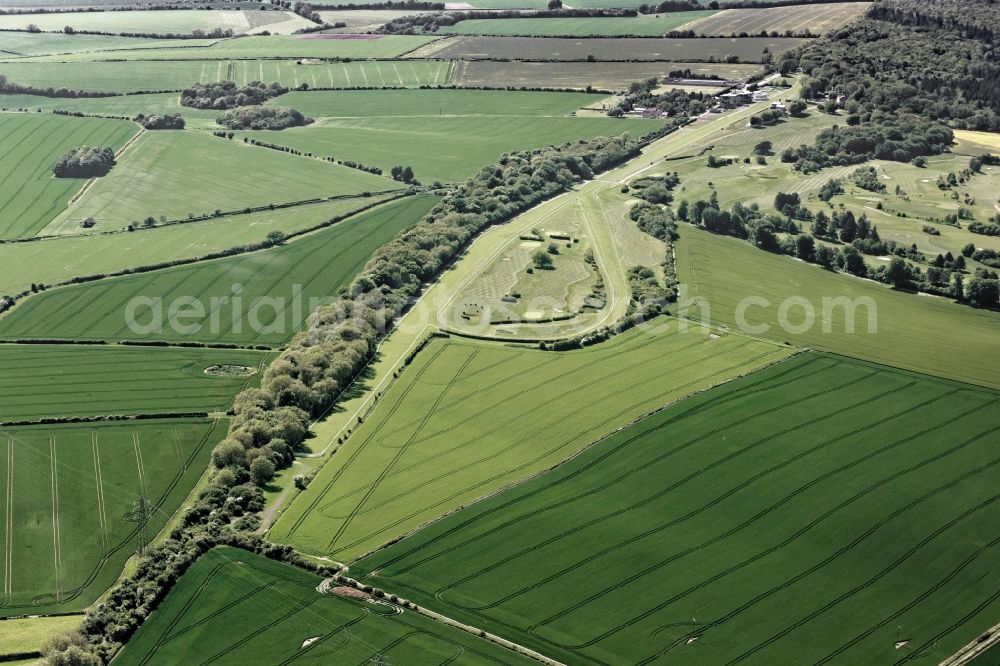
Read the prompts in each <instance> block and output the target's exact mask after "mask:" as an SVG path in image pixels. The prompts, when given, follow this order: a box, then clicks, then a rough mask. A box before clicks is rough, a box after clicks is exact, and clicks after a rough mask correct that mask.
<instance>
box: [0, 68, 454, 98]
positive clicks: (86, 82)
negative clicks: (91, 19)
mask: <svg viewBox="0 0 1000 666" xmlns="http://www.w3.org/2000/svg"><path fill="white" fill-rule="evenodd" d="M296 63H297V61H295V60H232V61H229V60H178V61H169V60H167V61H156V60H143V61H121V62H94V63H91V62H37V61H34V62H9V63H3V67H2V68H3V73H4V74H5V75H6V76H7V78H8V79H9V80H11V81H14V82H16V83H19V84H21V85H26V86H35V87H38V88H46V87H50V86H51V87H53V88H63V87H64V88H72V89H75V90H97V91H109V92H122V93H127V92H142V91H155V90H177V91H180V90H181V89H183V88H185V87H187V86H190V85H192V84H194V83H198V82H199V81H224V80H228V81H235V82H237V83H239V84H241V85H242V84H245V83H249V82H250V81H264V82H265V83H271V82H272V81H277V82H278V83H281V84H283V85H285V86H288V87H292V88H294V87H298V86H300V85H302V84H303V83H306V84H308V85H309V86H311V87H313V88H324V87H326V88H368V87H393V88H417V87H419V86H422V85H439V84H440V85H444V84H446V83H448V82H449V74H450V72H451V66H452V65H451V63H448V62H439V61H429V60H428V61H411V60H408V61H405V62H402V61H391V60H390V61H354V62H321V61H316V62H314V63H309V62H303V64H301V65H299V64H296Z"/></svg>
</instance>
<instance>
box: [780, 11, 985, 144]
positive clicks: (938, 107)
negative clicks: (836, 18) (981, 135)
mask: <svg viewBox="0 0 1000 666" xmlns="http://www.w3.org/2000/svg"><path fill="white" fill-rule="evenodd" d="M998 7H1000V6H998V5H997V4H996V3H995V2H992V0H970V1H969V2H962V3H955V2H952V1H950V0H883V1H882V2H878V3H876V4H875V5H873V7H872V8H871V10H870V11H869V13H868V16H867V17H865V18H863V19H861V20H859V21H856V22H854V23H852V24H850V25H848V26H846V27H844V28H841V29H840V30H838V31H837V32H835V33H834V34H833V35H832V36H830V37H829V38H823V39H819V40H815V41H813V42H812V43H810V44H808V45H806V46H804V47H802V48H800V49H797V50H796V51H794V52H789V53H786V54H783V55H782V56H781V58H780V60H779V63H778V68H779V71H781V72H783V73H788V72H793V71H795V70H796V69H798V68H799V67H801V69H802V70H803V71H804V72H805V73H806V74H808V75H809V80H808V81H807V83H806V85H805V87H804V93H803V96H804V97H807V98H817V97H820V96H821V95H828V96H831V97H836V96H838V95H843V96H844V101H843V106H844V108H845V109H846V110H847V111H848V113H850V114H859V113H860V114H864V113H871V112H875V111H883V112H885V113H889V114H893V113H899V112H902V113H907V114H916V115H921V116H924V117H925V118H928V119H930V120H935V121H940V122H946V123H948V124H949V125H950V126H952V127H955V128H960V129H975V130H988V131H998V130H1000V115H998V114H1000V63H998V62H997V58H996V52H997V47H998V46H1000V45H998V43H997V36H998V35H1000V9H998Z"/></svg>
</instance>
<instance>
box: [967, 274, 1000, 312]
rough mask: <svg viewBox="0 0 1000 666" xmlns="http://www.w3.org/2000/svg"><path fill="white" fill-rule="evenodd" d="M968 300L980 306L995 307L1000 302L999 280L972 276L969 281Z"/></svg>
mask: <svg viewBox="0 0 1000 666" xmlns="http://www.w3.org/2000/svg"><path fill="white" fill-rule="evenodd" d="M969 302H970V303H972V304H973V305H975V306H977V307H980V308H995V307H997V304H998V302H1000V282H998V281H997V280H984V279H983V278H974V279H973V280H972V281H971V282H969Z"/></svg>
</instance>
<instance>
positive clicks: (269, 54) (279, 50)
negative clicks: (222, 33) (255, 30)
mask: <svg viewBox="0 0 1000 666" xmlns="http://www.w3.org/2000/svg"><path fill="white" fill-rule="evenodd" d="M405 15H406V16H410V15H412V12H408V13H406V14H405ZM386 21H388V19H386V20H385V21H383V22H382V23H385V22H386ZM103 39H106V40H113V39H124V38H115V37H104V38H103ZM435 39H439V38H438V37H425V36H418V35H372V36H371V37H370V38H365V39H345V38H337V37H336V36H332V35H319V36H316V35H312V36H308V35H269V36H263V37H262V36H246V37H239V38H237V39H213V40H193V43H191V44H188V43H187V42H188V41H189V40H176V41H170V42H169V44H168V46H169V48H165V47H156V46H154V47H153V48H149V47H147V46H146V44H145V43H140V44H137V45H136V47H135V48H131V49H130V48H129V46H128V45H127V44H126V45H124V46H113V45H114V44H115V42H110V41H109V42H108V43H107V44H106V45H105V47H104V48H105V49H107V48H115V50H114V51H108V50H98V49H96V48H95V49H89V50H86V51H84V50H83V49H80V52H78V53H74V54H72V55H53V56H43V57H36V58H32V59H31V60H30V62H39V61H42V62H49V61H60V62H61V61H69V62H83V61H99V60H119V59H123V60H136V61H138V60H224V59H227V58H240V59H243V58H250V59H256V58H394V57H396V56H398V55H400V54H402V53H406V52H407V51H410V50H412V49H415V48H417V47H419V46H422V45H424V44H427V43H428V42H431V41H434V40H435ZM144 41H146V42H156V41H164V40H154V39H149V40H144ZM0 55H2V54H0Z"/></svg>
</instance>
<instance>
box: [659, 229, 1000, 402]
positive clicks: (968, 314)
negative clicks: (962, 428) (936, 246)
mask: <svg viewBox="0 0 1000 666" xmlns="http://www.w3.org/2000/svg"><path fill="white" fill-rule="evenodd" d="M677 272H678V277H679V278H680V280H681V283H682V284H684V285H685V286H686V296H687V298H688V299H704V301H705V302H707V304H708V309H709V311H708V312H706V313H705V314H702V311H701V309H700V308H699V307H698V306H697V304H694V303H692V305H691V307H690V309H689V316H691V317H694V318H701V317H707V318H708V319H709V320H710V321H712V322H713V323H715V324H721V325H725V326H729V327H734V328H737V327H739V326H740V321H739V319H738V318H737V308H738V307H739V306H740V304H741V302H742V303H744V304H745V306H744V308H745V309H744V311H743V319H744V321H745V323H746V324H747V325H749V327H751V332H753V331H756V334H758V335H763V336H765V337H769V338H772V339H775V340H782V341H789V342H791V343H792V344H794V345H798V346H803V347H810V348H814V349H822V350H827V351H834V352H838V353H841V354H846V355H850V356H856V357H858V358H863V359H867V360H870V361H876V362H878V363H885V364H887V365H893V366H898V367H902V368H907V369H910V370H916V371H918V372H925V373H928V374H932V375H938V376H941V377H949V378H952V379H957V380H959V381H966V382H971V383H973V384H979V385H982V386H990V387H994V388H998V387H1000V379H998V377H997V373H996V368H997V367H1000V341H998V339H997V335H996V331H997V325H998V323H1000V315H998V314H997V313H995V312H990V311H985V310H976V309H973V308H970V307H967V306H963V305H956V304H954V303H951V302H949V301H948V300H947V299H943V298H937V297H933V296H917V295H915V294H908V293H899V292H895V291H893V290H892V289H890V288H889V287H887V286H885V285H882V284H878V283H874V282H869V281H867V280H861V279H858V278H854V277H850V276H847V275H844V274H839V273H831V272H829V271H826V270H824V269H822V268H819V267H818V266H815V265H811V264H806V263H804V262H802V261H798V260H795V259H792V258H791V257H784V256H778V255H774V254H770V253H767V252H764V251H762V250H759V249H757V248H755V247H753V246H752V245H749V244H748V243H746V242H745V241H741V240H737V239H735V238H729V237H724V236H716V235H713V234H710V233H709V232H707V231H702V230H700V229H696V228H694V227H691V226H688V225H684V226H683V227H682V228H681V239H680V241H679V243H678V246H677ZM747 298H753V299H764V300H766V301H767V304H766V305H765V304H764V302H763V301H760V300H757V301H756V302H751V301H746V300H745V299H747ZM824 298H826V299H841V298H846V299H850V300H851V302H852V307H850V308H848V307H843V306H837V305H835V303H836V302H835V301H833V300H830V301H828V303H829V306H828V307H826V308H824V301H823V299H824ZM789 299H792V300H789ZM859 299H861V300H859ZM783 303H785V304H786V305H785V308H786V310H785V311H784V312H785V319H786V321H787V323H788V324H789V326H786V327H783V326H781V323H780V321H781V320H780V319H779V315H780V314H781V312H782V304H783ZM806 303H808V306H806V305H805V304H806ZM853 304H856V305H857V307H854V305H853ZM810 312H811V313H812V317H814V321H813V324H812V325H811V326H808V327H804V325H805V324H806V323H808V321H809V318H810V315H809V313H810ZM851 314H853V315H854V323H853V326H852V324H851V321H850V320H851V316H850V315H851ZM872 315H874V318H873V317H872ZM870 324H874V326H873V327H872V328H870V327H869V326H870ZM765 327H766V330H765ZM852 328H853V332H852ZM872 330H874V332H872Z"/></svg>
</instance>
